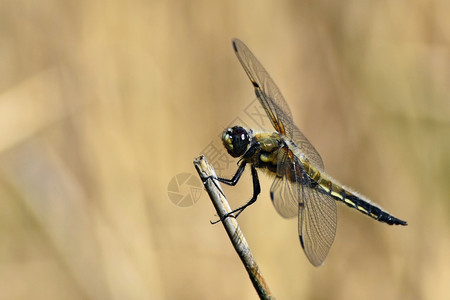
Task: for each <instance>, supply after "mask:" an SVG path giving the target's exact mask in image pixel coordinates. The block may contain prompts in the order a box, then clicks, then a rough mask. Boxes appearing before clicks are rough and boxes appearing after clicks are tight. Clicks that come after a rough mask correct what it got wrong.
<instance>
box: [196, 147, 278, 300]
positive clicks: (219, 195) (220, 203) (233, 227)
mask: <svg viewBox="0 0 450 300" xmlns="http://www.w3.org/2000/svg"><path fill="white" fill-rule="evenodd" d="M194 165H195V168H196V169H197V172H198V174H199V175H200V178H201V180H202V182H203V185H204V186H205V188H206V191H207V192H208V194H209V197H210V198H211V201H212V202H213V204H214V207H215V208H216V211H217V214H218V216H219V218H223V216H225V215H226V214H227V213H228V212H230V211H231V208H230V206H229V204H228V201H227V199H226V198H225V195H224V193H223V191H222V188H221V187H220V185H219V182H218V181H216V180H213V178H212V177H217V176H216V173H215V172H214V169H213V168H212V166H211V165H209V164H208V162H207V161H206V159H205V157H204V156H203V155H202V156H200V157H198V158H196V159H195V160H194ZM222 224H223V226H224V227H225V230H226V232H227V234H228V237H229V238H230V240H231V243H232V244H233V247H234V249H235V250H236V252H237V254H238V255H239V257H240V258H241V261H242V262H243V264H244V266H245V269H246V270H247V273H248V275H249V276H250V280H251V281H252V283H253V286H254V287H255V289H256V292H257V293H258V295H259V297H260V298H261V299H275V298H274V297H273V296H272V295H271V293H270V291H269V287H268V286H267V284H266V282H265V280H264V278H263V276H262V274H261V272H260V271H259V267H258V265H257V264H256V262H255V260H254V259H253V255H252V253H251V251H250V248H249V246H248V244H247V241H246V240H245V237H244V234H243V233H242V231H241V229H240V227H239V224H238V222H237V221H236V219H235V218H233V217H229V218H226V219H224V220H223V221H222Z"/></svg>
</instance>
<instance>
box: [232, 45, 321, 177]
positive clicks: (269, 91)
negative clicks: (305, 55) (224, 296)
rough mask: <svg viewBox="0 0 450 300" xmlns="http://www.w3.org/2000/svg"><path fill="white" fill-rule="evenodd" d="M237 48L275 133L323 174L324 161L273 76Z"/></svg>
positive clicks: (249, 52) (249, 53) (255, 59)
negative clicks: (299, 124)
mask: <svg viewBox="0 0 450 300" xmlns="http://www.w3.org/2000/svg"><path fill="white" fill-rule="evenodd" d="M233 47H234V51H235V52H236V56H237V57H238V59H239V61H240V63H241V65H242V67H243V68H244V70H245V72H246V73H247V75H248V77H249V78H250V81H251V82H252V84H253V87H254V88H255V94H256V96H257V97H258V100H259V102H260V103H261V105H262V107H263V108H264V110H265V111H266V114H267V116H268V117H269V119H270V121H271V122H272V125H273V127H274V128H275V130H276V131H278V132H279V133H281V134H282V135H284V136H286V137H288V138H289V139H291V140H292V141H293V142H294V143H295V144H296V145H297V147H299V149H300V151H301V152H302V153H303V154H304V155H305V156H306V157H307V158H308V159H309V161H310V162H311V163H313V164H314V165H315V166H316V167H317V168H318V169H319V170H321V171H323V169H324V168H323V161H322V158H321V157H320V155H319V153H318V152H317V150H316V149H315V148H314V146H313V145H311V143H310V142H309V141H308V139H307V138H306V137H305V136H304V135H303V133H302V132H301V131H300V130H299V129H298V128H297V127H296V126H295V125H294V122H293V121H292V113H291V110H290V109H289V106H288V105H287V103H286V101H285V100H284V98H283V95H282V94H281V92H280V90H279V89H278V87H277V85H276V84H275V82H274V81H273V80H272V78H271V77H270V75H269V73H267V71H266V69H264V67H263V66H262V65H261V63H260V62H259V61H258V59H257V58H256V57H255V56H254V55H253V53H252V52H251V51H250V50H249V49H248V48H247V46H246V45H245V44H244V43H243V42H242V41H240V40H238V39H235V40H233Z"/></svg>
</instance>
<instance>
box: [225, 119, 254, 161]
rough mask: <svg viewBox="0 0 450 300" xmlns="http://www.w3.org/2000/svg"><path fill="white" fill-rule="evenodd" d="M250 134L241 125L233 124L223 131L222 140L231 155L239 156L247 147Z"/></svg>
mask: <svg viewBox="0 0 450 300" xmlns="http://www.w3.org/2000/svg"><path fill="white" fill-rule="evenodd" d="M251 136H252V134H251V131H249V130H247V129H245V128H243V127H241V126H234V127H233V128H228V129H227V130H225V131H224V132H223V135H222V142H223V145H224V146H225V148H226V149H227V151H228V153H229V154H230V155H231V156H233V157H239V156H242V155H244V154H245V152H247V150H248V149H249V147H250V139H251Z"/></svg>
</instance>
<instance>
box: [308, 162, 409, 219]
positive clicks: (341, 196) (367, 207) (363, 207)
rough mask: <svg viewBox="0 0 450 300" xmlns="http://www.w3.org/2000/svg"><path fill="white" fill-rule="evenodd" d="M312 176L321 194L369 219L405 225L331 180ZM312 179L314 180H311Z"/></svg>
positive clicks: (317, 175) (318, 175) (316, 175)
mask: <svg viewBox="0 0 450 300" xmlns="http://www.w3.org/2000/svg"><path fill="white" fill-rule="evenodd" d="M317 173H318V174H314V175H315V177H316V182H317V184H318V185H319V186H320V189H321V190H322V192H324V193H326V194H329V195H330V196H332V197H333V198H334V199H336V200H338V201H341V202H343V203H345V204H346V205H347V206H349V207H352V208H355V209H357V210H358V211H360V212H362V213H363V214H365V215H368V216H369V217H371V218H373V219H375V220H377V221H380V222H383V223H386V224H389V225H407V223H406V222H405V221H403V220H400V219H398V218H396V217H394V216H392V215H390V214H389V213H388V212H386V211H384V210H382V209H381V208H380V207H378V206H376V205H374V204H372V203H370V202H369V201H368V200H364V199H362V198H361V197H359V196H357V195H355V194H354V193H352V192H350V191H348V190H347V189H345V188H343V187H342V186H340V185H338V184H336V183H334V182H332V181H331V180H329V179H327V178H324V177H323V176H320V173H319V172H318V171H317ZM313 179H314V178H313Z"/></svg>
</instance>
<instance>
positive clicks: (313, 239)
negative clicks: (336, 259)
mask: <svg viewBox="0 0 450 300" xmlns="http://www.w3.org/2000/svg"><path fill="white" fill-rule="evenodd" d="M301 188H302V193H301V197H302V199H303V205H302V206H300V207H299V210H298V233H299V237H300V243H301V245H302V247H303V250H304V251H305V254H306V256H307V257H308V259H309V261H310V262H311V263H312V264H313V265H314V266H316V267H317V266H320V265H321V264H322V263H323V262H324V260H325V258H326V257H327V254H328V251H329V250H330V247H331V245H332V244H333V241H334V237H335V235H336V225H337V213H336V201H335V200H334V199H333V198H332V197H331V196H330V195H327V194H324V193H321V192H319V191H318V190H317V189H315V188H310V187H307V186H305V185H302V186H301Z"/></svg>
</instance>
